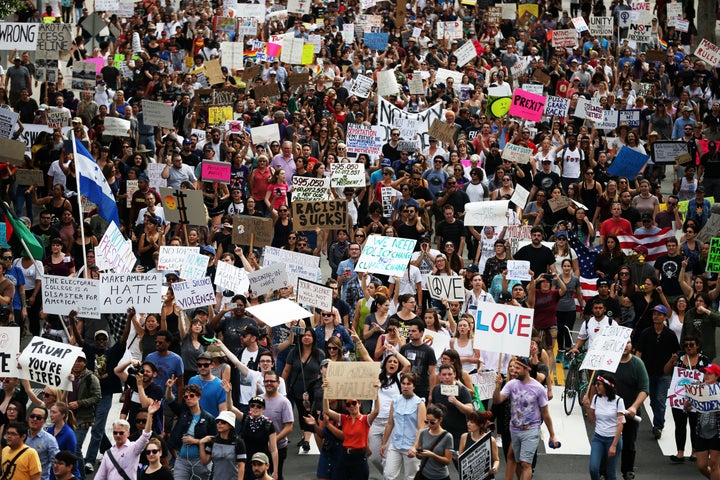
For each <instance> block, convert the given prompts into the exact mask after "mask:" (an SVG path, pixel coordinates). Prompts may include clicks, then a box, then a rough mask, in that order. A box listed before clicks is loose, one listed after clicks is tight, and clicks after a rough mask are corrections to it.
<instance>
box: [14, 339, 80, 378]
mask: <svg viewBox="0 0 720 480" xmlns="http://www.w3.org/2000/svg"><path fill="white" fill-rule="evenodd" d="M82 353H83V351H82V348H80V347H76V346H74V345H70V344H67V343H61V342H55V341H53V340H49V339H47V338H43V337H33V339H32V340H30V343H28V345H27V346H26V347H25V350H23V351H22V353H21V354H20V358H18V364H19V365H20V369H19V371H18V374H19V375H18V376H19V377H20V378H22V379H24V380H30V381H31V382H37V383H39V384H41V385H44V386H48V387H54V388H59V389H60V390H69V391H72V390H73V384H72V380H71V379H70V378H71V377H70V374H71V373H72V367H73V365H74V364H75V360H76V359H77V357H78V356H80V355H81V354H82Z"/></svg>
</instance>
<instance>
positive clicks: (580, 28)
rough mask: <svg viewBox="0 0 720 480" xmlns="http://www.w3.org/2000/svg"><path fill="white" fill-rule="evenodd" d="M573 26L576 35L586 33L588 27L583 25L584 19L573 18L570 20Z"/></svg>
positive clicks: (585, 24)
mask: <svg viewBox="0 0 720 480" xmlns="http://www.w3.org/2000/svg"><path fill="white" fill-rule="evenodd" d="M572 23H573V26H574V27H575V30H576V31H577V32H578V33H582V32H587V31H588V26H587V23H585V19H584V18H583V17H575V18H573V19H572Z"/></svg>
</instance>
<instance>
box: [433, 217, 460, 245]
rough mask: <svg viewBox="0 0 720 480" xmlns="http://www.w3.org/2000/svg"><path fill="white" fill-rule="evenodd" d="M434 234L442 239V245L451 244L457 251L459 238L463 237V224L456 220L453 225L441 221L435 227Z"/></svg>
mask: <svg viewBox="0 0 720 480" xmlns="http://www.w3.org/2000/svg"><path fill="white" fill-rule="evenodd" d="M435 234H436V235H437V236H438V237H440V238H442V241H443V243H444V242H453V243H454V244H455V248H456V249H457V248H458V247H459V246H460V238H461V237H464V236H465V224H463V222H462V220H457V219H456V220H455V221H454V222H453V223H448V222H447V221H445V220H443V221H441V222H440V223H438V224H437V227H435Z"/></svg>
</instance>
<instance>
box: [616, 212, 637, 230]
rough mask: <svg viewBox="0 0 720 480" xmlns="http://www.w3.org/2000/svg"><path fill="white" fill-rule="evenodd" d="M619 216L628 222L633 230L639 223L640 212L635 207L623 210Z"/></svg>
mask: <svg viewBox="0 0 720 480" xmlns="http://www.w3.org/2000/svg"><path fill="white" fill-rule="evenodd" d="M620 216H621V217H622V218H624V219H625V220H627V221H628V222H630V225H632V228H633V230H634V229H636V228H637V226H638V224H639V223H640V211H639V210H638V209H637V208H635V207H628V208H627V209H623V210H622V213H621V214H620Z"/></svg>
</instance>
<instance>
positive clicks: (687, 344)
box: [683, 343, 695, 348]
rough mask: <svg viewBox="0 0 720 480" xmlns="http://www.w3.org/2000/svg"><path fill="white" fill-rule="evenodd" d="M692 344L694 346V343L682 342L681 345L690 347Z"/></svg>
mask: <svg viewBox="0 0 720 480" xmlns="http://www.w3.org/2000/svg"><path fill="white" fill-rule="evenodd" d="M694 346H695V344H694V343H684V344H683V347H685V348H692V347H694Z"/></svg>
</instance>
